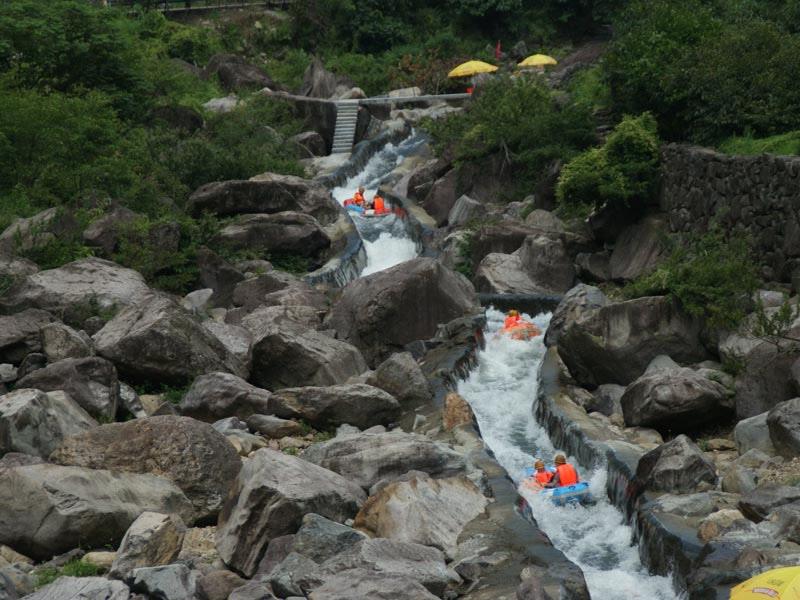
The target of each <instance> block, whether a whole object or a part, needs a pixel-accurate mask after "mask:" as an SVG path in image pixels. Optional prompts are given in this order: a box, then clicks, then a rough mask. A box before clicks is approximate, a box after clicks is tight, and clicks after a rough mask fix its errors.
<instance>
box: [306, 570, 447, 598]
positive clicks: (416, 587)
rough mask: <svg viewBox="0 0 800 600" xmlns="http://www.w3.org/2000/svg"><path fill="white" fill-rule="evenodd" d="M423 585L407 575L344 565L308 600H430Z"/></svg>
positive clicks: (431, 595) (429, 594) (428, 593)
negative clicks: (343, 567) (368, 599)
mask: <svg viewBox="0 0 800 600" xmlns="http://www.w3.org/2000/svg"><path fill="white" fill-rule="evenodd" d="M437 597H438V596H434V595H433V594H431V593H430V592H429V591H428V590H427V589H425V586H423V585H422V584H421V583H419V582H418V581H416V580H415V579H414V578H413V577H410V576H408V575H387V574H384V573H376V572H374V571H373V570H371V569H348V570H347V571H344V572H343V573H340V574H338V575H333V576H332V577H327V578H326V579H325V583H323V584H322V585H321V586H320V587H318V588H316V589H315V590H314V591H312V592H311V594H310V595H309V599H310V600H354V599H355V598H372V599H374V600H434V599H435V598H437Z"/></svg>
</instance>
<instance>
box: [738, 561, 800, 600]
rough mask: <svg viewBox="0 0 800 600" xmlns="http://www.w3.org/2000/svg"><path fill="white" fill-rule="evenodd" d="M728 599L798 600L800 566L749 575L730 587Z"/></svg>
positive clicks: (799, 592) (799, 596) (799, 597)
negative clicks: (753, 575)
mask: <svg viewBox="0 0 800 600" xmlns="http://www.w3.org/2000/svg"><path fill="white" fill-rule="evenodd" d="M730 600H800V566H797V567H783V568H780V569H772V570H770V571H765V572H764V573H761V574H760V575H756V576H755V577H751V578H750V579H748V580H747V581H744V582H742V583H740V584H739V585H737V586H735V587H734V588H732V589H731V597H730Z"/></svg>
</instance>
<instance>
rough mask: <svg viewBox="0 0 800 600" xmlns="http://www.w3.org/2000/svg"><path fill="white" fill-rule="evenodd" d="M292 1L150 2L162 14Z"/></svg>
mask: <svg viewBox="0 0 800 600" xmlns="http://www.w3.org/2000/svg"><path fill="white" fill-rule="evenodd" d="M293 1H294V0H157V1H156V2H150V3H149V4H150V5H151V6H152V8H154V9H156V10H160V11H162V12H185V11H191V10H209V9H227V8H247V7H251V6H264V7H265V8H283V9H285V8H287V7H288V5H289V4H292V2H293ZM136 4H146V2H143V0H106V5H107V6H124V7H132V6H135V5H136Z"/></svg>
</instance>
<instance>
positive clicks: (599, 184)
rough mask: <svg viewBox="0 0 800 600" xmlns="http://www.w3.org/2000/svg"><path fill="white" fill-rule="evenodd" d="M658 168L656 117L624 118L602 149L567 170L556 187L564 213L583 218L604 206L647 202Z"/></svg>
mask: <svg viewBox="0 0 800 600" xmlns="http://www.w3.org/2000/svg"><path fill="white" fill-rule="evenodd" d="M658 164H659V142H658V135H657V133H656V124H655V120H654V119H653V117H652V116H651V115H649V114H646V113H645V114H644V115H640V116H638V117H625V118H623V120H622V122H621V123H620V124H619V125H617V127H616V128H615V129H614V131H613V132H612V133H611V135H609V136H608V139H607V140H606V142H605V144H604V145H603V146H602V147H601V148H592V149H590V150H587V151H586V152H584V153H583V154H581V155H579V156H577V157H575V158H574V159H573V160H572V161H570V162H569V163H568V164H566V165H565V166H564V168H563V169H562V171H561V175H560V176H559V180H558V186H557V187H556V198H557V199H558V202H559V205H560V209H561V212H563V213H565V214H567V215H580V214H585V213H586V212H588V211H589V210H590V209H591V208H598V207H600V206H602V205H604V204H621V203H627V204H632V203H634V202H637V203H642V202H645V201H647V200H649V199H650V197H651V196H652V195H653V193H654V191H655V185H656V182H657V180H658Z"/></svg>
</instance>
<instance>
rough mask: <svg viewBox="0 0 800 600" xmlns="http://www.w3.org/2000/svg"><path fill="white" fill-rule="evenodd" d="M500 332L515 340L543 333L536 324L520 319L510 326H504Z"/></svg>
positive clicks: (526, 338) (527, 338)
mask: <svg viewBox="0 0 800 600" xmlns="http://www.w3.org/2000/svg"><path fill="white" fill-rule="evenodd" d="M500 333H501V334H503V335H507V336H509V337H510V338H512V339H515V340H529V339H531V338H535V337H536V336H537V335H542V331H541V330H540V329H539V328H538V327H537V326H536V325H534V324H533V323H529V322H528V321H520V322H519V323H516V324H514V325H511V326H510V327H503V328H502V329H501V330H500Z"/></svg>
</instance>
